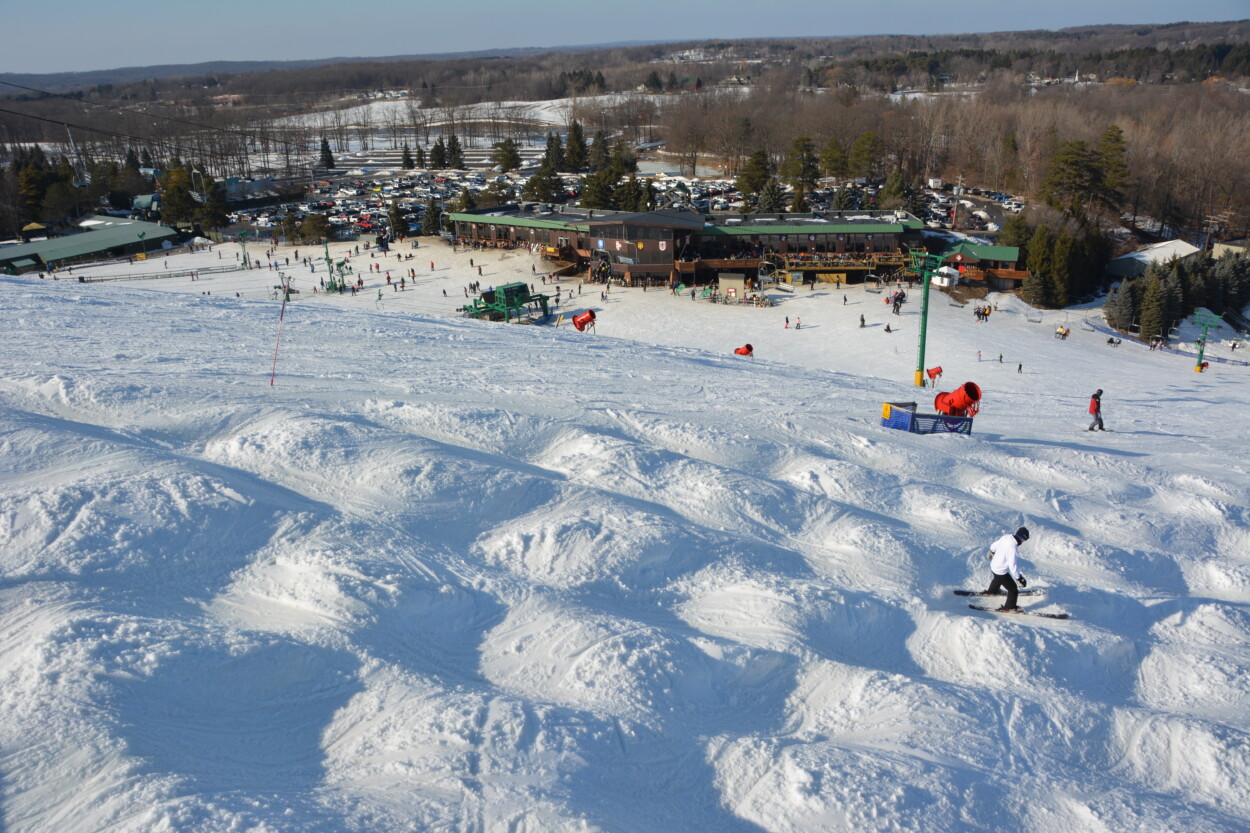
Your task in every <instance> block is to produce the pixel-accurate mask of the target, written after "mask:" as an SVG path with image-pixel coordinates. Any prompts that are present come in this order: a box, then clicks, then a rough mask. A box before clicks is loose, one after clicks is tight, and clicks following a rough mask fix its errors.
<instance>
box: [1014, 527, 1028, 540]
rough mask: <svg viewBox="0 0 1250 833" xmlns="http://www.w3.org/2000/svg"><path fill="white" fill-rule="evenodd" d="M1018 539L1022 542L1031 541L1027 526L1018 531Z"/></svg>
mask: <svg viewBox="0 0 1250 833" xmlns="http://www.w3.org/2000/svg"><path fill="white" fill-rule="evenodd" d="M1016 537H1017V538H1019V539H1020V540H1021V542H1024V541H1027V540H1029V528H1028V527H1027V526H1022V527H1020V528H1019V529H1017V530H1016Z"/></svg>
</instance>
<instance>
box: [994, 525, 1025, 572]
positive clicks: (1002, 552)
mask: <svg viewBox="0 0 1250 833" xmlns="http://www.w3.org/2000/svg"><path fill="white" fill-rule="evenodd" d="M1019 546H1020V545H1019V544H1017V543H1016V536H1014V535H1012V534H1011V533H1007V534H1006V535H1004V536H1003V537H1002V538H999V539H998V540H997V541H995V542H994V543H992V544H990V555H991V556H992V558H991V559H990V571H991V572H993V573H994V575H996V576H1005V575H1007V574H1008V573H1011V577H1012V578H1014V579H1015V580H1016V581H1019V580H1020V567H1019V566H1018V565H1017V564H1016V550H1017V549H1018V548H1019Z"/></svg>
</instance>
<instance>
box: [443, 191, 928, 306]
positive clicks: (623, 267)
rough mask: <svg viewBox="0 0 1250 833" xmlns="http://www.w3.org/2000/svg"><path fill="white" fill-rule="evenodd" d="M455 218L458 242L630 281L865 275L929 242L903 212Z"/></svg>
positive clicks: (488, 212)
mask: <svg viewBox="0 0 1250 833" xmlns="http://www.w3.org/2000/svg"><path fill="white" fill-rule="evenodd" d="M449 221H450V222H451V223H452V225H453V227H454V234H455V239H456V242H457V243H458V244H459V245H465V246H474V247H479V248H506V249H511V248H518V247H520V248H528V249H530V250H532V251H536V252H540V253H542V254H543V256H545V257H547V258H549V259H551V260H559V261H564V262H568V263H575V264H577V265H578V267H580V268H590V269H592V270H594V271H595V272H596V274H599V275H603V276H605V277H610V278H611V279H613V280H614V281H617V282H620V283H624V284H625V285H628V286H640V285H644V284H645V285H651V286H666V285H670V284H677V283H684V284H687V285H698V284H707V283H712V282H715V281H717V280H718V279H719V277H720V275H721V274H722V273H727V274H729V275H733V276H735V277H743V276H745V277H746V278H748V279H754V278H757V277H759V278H764V279H776V280H779V281H781V282H783V283H800V282H803V281H812V280H815V281H828V282H833V281H835V280H839V281H842V282H844V283H860V282H862V281H864V280H865V279H872V278H875V277H879V276H886V275H890V274H892V273H894V272H897V271H899V270H901V269H903V268H904V267H905V266H906V265H907V263H908V257H907V255H908V251H909V250H910V249H914V248H923V246H924V240H923V237H922V234H921V232H922V230H923V229H924V223H922V222H921V221H920V220H918V219H916V218H915V217H913V216H912V215H911V214H908V213H906V212H904V211H841V212H839V211H827V212H807V213H803V214H748V215H745V216H744V215H739V214H701V213H697V212H693V211H681V210H672V209H670V210H664V211H646V212H628V211H605V210H602V209H587V208H578V207H574V206H567V205H559V206H551V205H542V204H527V205H516V204H512V205H503V206H493V207H491V208H486V209H479V210H476V211H465V212H453V213H451V214H450V215H449ZM870 276H871V277H870Z"/></svg>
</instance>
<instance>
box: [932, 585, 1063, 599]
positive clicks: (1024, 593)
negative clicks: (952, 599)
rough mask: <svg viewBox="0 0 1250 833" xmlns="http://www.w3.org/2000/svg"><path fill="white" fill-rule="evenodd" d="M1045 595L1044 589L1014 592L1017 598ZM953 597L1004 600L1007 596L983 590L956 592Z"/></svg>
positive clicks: (1037, 588) (1031, 588)
mask: <svg viewBox="0 0 1250 833" xmlns="http://www.w3.org/2000/svg"><path fill="white" fill-rule="evenodd" d="M1045 593H1046V588H1045V587H1030V588H1028V589H1025V590H1017V591H1016V595H1017V596H1042V595H1045ZM955 595H956V596H1001V597H1002V598H1004V599H1005V598H1007V594H1006V593H1005V592H1003V593H987V592H985V591H984V590H956V591H955Z"/></svg>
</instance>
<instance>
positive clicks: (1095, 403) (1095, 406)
mask: <svg viewBox="0 0 1250 833" xmlns="http://www.w3.org/2000/svg"><path fill="white" fill-rule="evenodd" d="M1089 412H1090V413H1091V414H1097V413H1101V412H1102V400H1101V399H1099V398H1098V397H1097V396H1091V397H1090V398H1089Z"/></svg>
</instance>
